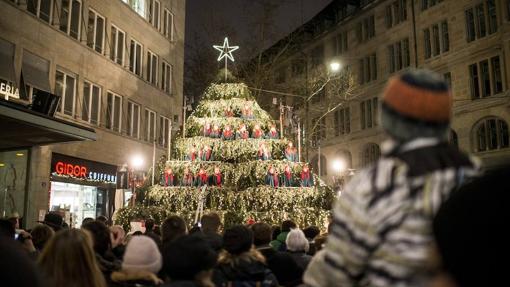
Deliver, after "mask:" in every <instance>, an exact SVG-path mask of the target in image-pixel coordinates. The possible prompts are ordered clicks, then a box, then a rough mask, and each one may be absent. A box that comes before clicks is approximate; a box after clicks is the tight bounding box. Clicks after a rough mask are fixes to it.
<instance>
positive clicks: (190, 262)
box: [163, 234, 218, 280]
mask: <svg viewBox="0 0 510 287" xmlns="http://www.w3.org/2000/svg"><path fill="white" fill-rule="evenodd" d="M163 254H164V257H165V267H164V269H165V273H166V275H168V276H169V277H170V278H171V279H172V280H194V279H195V276H196V275H197V274H198V273H200V272H201V271H207V270H210V269H212V268H213V267H214V266H215V265H216V261H217V259H218V254H217V253H216V252H215V251H214V250H213V249H212V247H211V245H210V244H209V243H208V242H207V241H206V240H205V239H204V238H202V237H201V236H198V235H195V234H194V235H184V236H181V237H179V238H177V239H175V240H174V241H171V242H169V243H168V244H166V245H165V248H164V251H163Z"/></svg>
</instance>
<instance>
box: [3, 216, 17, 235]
mask: <svg viewBox="0 0 510 287" xmlns="http://www.w3.org/2000/svg"><path fill="white" fill-rule="evenodd" d="M14 234H16V229H15V228H14V225H13V224H12V222H11V221H9V220H7V219H3V218H2V219H0V237H7V238H10V239H14Z"/></svg>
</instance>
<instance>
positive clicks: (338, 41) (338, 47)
mask: <svg viewBox="0 0 510 287" xmlns="http://www.w3.org/2000/svg"><path fill="white" fill-rule="evenodd" d="M333 40H334V44H335V55H337V56H338V55H341V54H342V53H345V52H347V47H348V46H347V32H343V33H340V34H338V35H337V36H336V37H335V38H333Z"/></svg>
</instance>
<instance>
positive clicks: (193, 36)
mask: <svg viewBox="0 0 510 287" xmlns="http://www.w3.org/2000/svg"><path fill="white" fill-rule="evenodd" d="M264 1H266V2H269V3H271V4H281V5H280V7H278V8H277V9H274V13H272V16H271V17H268V20H267V22H266V23H268V24H267V25H265V26H266V27H268V28H267V29H266V31H268V32H269V33H268V35H267V37H264V38H266V39H267V40H266V41H265V42H264V43H261V41H260V39H261V37H260V27H262V25H260V23H263V20H262V19H261V18H262V15H264V13H263V10H262V6H261V5H260V3H261V2H264ZM330 2H331V0H187V1H186V6H187V7H186V45H187V48H194V49H202V48H203V49H211V50H212V47H211V46H212V45H213V44H218V45H220V44H222V43H223V37H224V36H228V37H229V39H230V44H231V45H239V46H241V48H240V50H239V53H237V57H238V59H239V58H241V59H240V60H243V59H248V58H250V57H252V56H253V55H255V54H256V53H257V51H259V50H260V49H265V48H267V47H269V46H270V45H271V44H273V43H275V42H276V41H278V40H279V39H281V38H282V37H284V36H285V35H287V34H288V33H290V32H292V31H293V30H294V29H296V28H297V27H299V26H300V25H301V24H302V22H303V21H304V22H306V21H307V20H309V19H310V18H311V17H313V16H314V15H315V14H317V13H318V12H319V11H320V10H322V9H323V8H324V7H325V6H326V5H327V4H328V3H330ZM265 15H267V14H265ZM235 56H236V55H235Z"/></svg>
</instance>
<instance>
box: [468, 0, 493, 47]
mask: <svg viewBox="0 0 510 287" xmlns="http://www.w3.org/2000/svg"><path fill="white" fill-rule="evenodd" d="M465 16H466V33H467V35H466V38H467V41H468V42H471V41H474V40H476V39H480V38H483V37H485V36H486V35H490V34H493V33H495V32H497V30H498V18H497V14H496V3H495V0H486V1H484V2H482V3H480V4H478V5H476V6H475V7H473V8H469V9H467V10H466V11H465Z"/></svg>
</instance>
